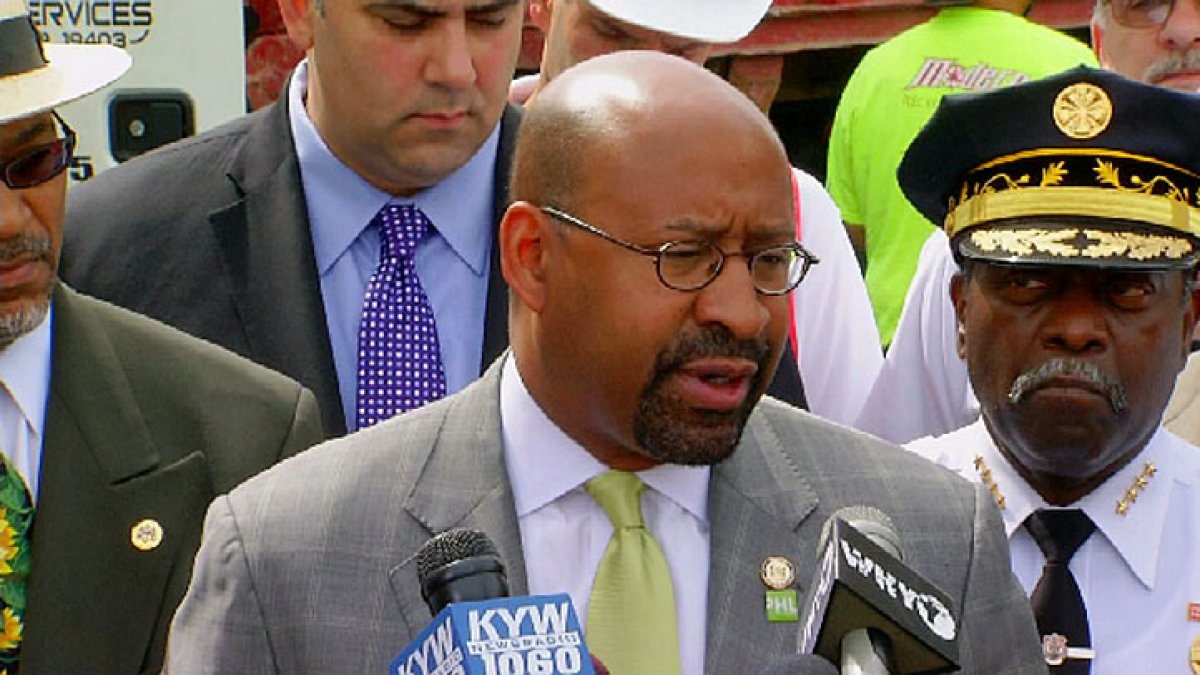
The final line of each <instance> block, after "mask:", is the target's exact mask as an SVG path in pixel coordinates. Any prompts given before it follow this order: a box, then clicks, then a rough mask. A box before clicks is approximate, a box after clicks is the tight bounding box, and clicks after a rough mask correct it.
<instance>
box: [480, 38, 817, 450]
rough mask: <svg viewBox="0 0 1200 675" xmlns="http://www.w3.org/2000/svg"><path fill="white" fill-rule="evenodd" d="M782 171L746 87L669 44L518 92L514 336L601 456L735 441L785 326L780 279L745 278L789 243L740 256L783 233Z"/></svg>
mask: <svg viewBox="0 0 1200 675" xmlns="http://www.w3.org/2000/svg"><path fill="white" fill-rule="evenodd" d="M790 175H791V169H790V167H789V165H788V163H787V158H786V156H785V154H784V151H783V147H782V145H781V144H780V142H779V140H778V138H777V137H776V136H775V133H774V130H773V129H772V128H771V125H770V123H769V122H768V121H767V119H766V117H764V116H763V114H762V113H761V112H759V110H758V109H757V108H756V107H755V106H754V104H753V103H751V102H750V100H749V99H747V98H746V97H745V96H744V95H742V94H741V93H740V92H738V91H737V90H736V89H734V88H733V87H731V86H730V85H729V84H727V83H725V82H724V81H723V80H721V79H720V78H718V77H717V76H715V75H713V74H712V73H710V72H708V71H707V70H704V69H703V68H702V67H700V66H697V65H695V64H692V63H690V62H688V61H685V60H683V59H679V58H677V57H672V56H667V55H663V54H660V53H657V52H619V53H614V54H610V55H606V56H601V57H597V58H595V59H591V60H589V61H586V62H584V63H582V64H580V65H578V66H575V67H573V68H570V69H568V70H566V71H565V72H564V73H563V75H562V76H561V77H558V78H556V79H555V80H554V81H553V82H551V83H550V85H549V86H548V87H547V88H546V89H545V90H544V92H543V94H542V97H541V98H539V99H538V102H537V103H536V104H535V105H533V106H531V107H530V108H529V110H528V112H527V113H526V116H525V120H524V122H523V123H522V126H521V133H520V137H519V138H518V140H517V150H516V159H515V163H514V167H513V183H512V197H513V203H512V204H511V205H510V206H509V208H508V211H507V212H506V213H505V215H504V220H503V221H502V222H501V225H500V238H499V245H500V251H501V263H502V266H503V269H504V277H505V279H506V280H507V281H508V284H509V286H510V287H511V289H512V298H513V303H512V314H511V316H510V323H509V327H510V337H511V343H512V349H513V354H514V355H515V359H516V363H517V367H518V369H519V371H520V374H521V379H522V382H523V383H524V384H525V386H526V387H527V388H528V390H529V392H530V394H531V395H532V396H533V398H534V400H536V401H537V403H538V405H539V406H540V407H541V409H542V410H543V411H545V413H546V415H547V416H548V417H549V418H550V419H551V420H553V421H554V423H555V424H557V425H558V426H559V427H560V428H562V429H564V430H565V431H566V432H567V433H568V434H569V435H570V436H571V437H572V438H574V439H575V440H576V441H577V442H579V443H580V445H582V446H583V447H584V448H586V449H587V450H588V451H589V452H591V453H592V454H593V455H595V456H596V457H597V458H598V459H599V460H600V461H601V462H603V463H605V464H606V465H608V466H611V467H614V468H621V469H624V470H631V471H636V470H640V469H641V468H646V467H647V466H652V465H653V464H655V463H659V462H664V461H665V462H675V463H683V464H697V463H713V462H717V461H720V460H721V459H722V458H723V457H726V456H728V454H729V453H730V452H732V451H733V448H734V447H735V445H736V442H737V439H738V437H739V435H740V433H741V429H742V426H743V424H744V423H745V420H746V419H747V417H748V415H749V414H750V410H751V409H752V408H753V406H754V404H755V402H756V401H757V400H758V397H759V396H761V394H762V392H763V391H764V390H765V388H766V385H767V383H768V382H770V380H771V377H772V376H773V374H774V370H775V366H776V364H777V363H778V359H779V354H780V352H781V351H782V349H783V341H784V339H785V337H786V334H787V325H788V306H789V305H788V298H787V296H786V295H776V294H767V293H762V292H759V291H758V287H759V286H760V282H761V281H762V274H761V273H762V272H763V271H764V270H767V269H776V270H778V269H779V266H778V261H779V260H781V259H785V258H788V256H787V255H782V256H775V257H764V258H763V260H770V261H772V262H768V263H765V264H762V265H760V264H758V263H755V267H754V269H753V271H752V268H751V264H750V262H749V261H750V260H752V259H757V258H756V256H757V254H759V253H764V252H767V251H780V250H786V251H794V250H795V249H791V248H786V247H788V246H790V245H793V244H794V241H795V234H796V232H795V224H794V220H793V214H792V198H791V196H792V192H791V181H790ZM664 249H666V250H669V253H667V254H664V253H663V251H664ZM788 259H789V260H793V261H794V260H795V258H788ZM772 264H775V265H776V266H775V267H774V268H772V267H771V265H772ZM790 264H791V262H786V263H784V265H790Z"/></svg>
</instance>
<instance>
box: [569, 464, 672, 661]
mask: <svg viewBox="0 0 1200 675" xmlns="http://www.w3.org/2000/svg"><path fill="white" fill-rule="evenodd" d="M586 487H587V491H588V494H590V495H592V498H593V499H595V500H596V502H597V503H598V504H600V507H601V508H603V509H604V512H605V513H607V514H608V519H609V520H610V521H611V522H612V524H613V535H612V539H611V540H609V542H608V548H606V549H605V550H604V556H603V557H602V558H600V567H599V569H597V570H596V580H595V581H594V582H593V583H592V599H591V601H590V602H589V603H588V621H587V642H588V648H589V649H591V650H592V652H594V653H595V654H596V656H597V657H599V659H600V660H601V661H603V662H604V665H605V666H607V667H608V669H609V670H611V671H612V672H613V673H618V674H619V675H679V631H678V628H677V627H676V621H675V592H674V586H673V585H672V583H671V572H670V570H668V569H667V559H666V558H664V557H663V553H662V549H660V548H659V547H658V543H657V542H655V541H654V537H653V536H651V534H650V532H649V531H647V530H646V523H645V521H643V520H642V490H643V489H645V487H646V486H645V484H644V483H642V480H641V479H640V478H638V477H637V475H636V474H632V473H626V472H624V471H608V472H606V473H602V474H600V475H599V476H596V477H595V478H593V479H591V480H589V481H588V482H587V486H586Z"/></svg>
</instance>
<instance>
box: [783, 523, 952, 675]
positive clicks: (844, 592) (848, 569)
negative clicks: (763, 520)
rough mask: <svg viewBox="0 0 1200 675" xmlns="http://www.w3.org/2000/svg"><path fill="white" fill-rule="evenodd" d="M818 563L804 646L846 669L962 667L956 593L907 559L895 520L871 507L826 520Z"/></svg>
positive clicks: (857, 672)
mask: <svg viewBox="0 0 1200 675" xmlns="http://www.w3.org/2000/svg"><path fill="white" fill-rule="evenodd" d="M817 554H818V560H819V561H820V562H819V564H818V568H817V571H816V574H815V575H814V577H813V582H812V584H811V586H810V588H812V592H811V594H810V595H809V597H808V600H807V601H806V602H805V606H804V610H803V612H802V613H801V618H800V625H801V630H800V650H799V651H800V652H801V653H802V654H818V655H820V656H823V657H825V658H826V659H829V660H830V661H831V662H834V663H840V664H841V672H842V673H843V675H868V674H871V675H877V674H886V673H900V674H908V673H944V672H951V671H955V670H958V642H957V632H958V619H957V617H956V615H955V612H954V610H953V609H952V606H953V605H952V602H951V600H950V597H949V596H947V595H946V594H945V593H943V592H942V591H941V590H940V589H939V588H938V587H937V586H935V585H933V584H932V583H930V582H929V581H928V580H926V579H925V578H923V577H922V576H920V575H919V574H917V573H916V572H915V571H914V570H912V569H911V568H909V567H908V566H907V565H905V564H904V563H903V562H901V561H902V559H903V555H902V553H901V546H900V537H899V535H898V534H897V533H896V528H895V526H894V525H893V524H892V521H891V518H889V517H888V516H887V514H885V513H883V512H882V511H880V510H879V509H876V508H872V507H869V506H850V507H846V508H843V509H839V510H838V511H836V512H834V514H833V515H832V516H830V518H829V520H828V521H826V523H825V527H824V529H823V531H822V532H821V542H820V545H819V546H818V548H817Z"/></svg>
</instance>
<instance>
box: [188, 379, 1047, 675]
mask: <svg viewBox="0 0 1200 675" xmlns="http://www.w3.org/2000/svg"><path fill="white" fill-rule="evenodd" d="M499 385H500V368H499V367H493V368H492V369H491V370H489V371H488V372H487V373H485V374H484V376H483V377H482V378H481V379H480V380H478V381H476V382H475V383H474V384H472V385H471V386H470V387H467V388H466V389H464V390H463V391H461V392H459V393H458V394H455V395H454V396H450V397H447V398H446V399H444V400H442V401H439V402H437V403H434V404H432V405H429V406H426V407H424V408H421V409H419V410H415V411H413V412H410V413H407V414H405V415H401V416H399V417H396V418H393V419H391V420H389V421H387V422H384V423H382V424H379V425H376V426H374V427H371V428H370V429H366V430H364V431H361V432H359V433H356V434H352V435H350V436H346V437H344V438H341V439H338V440H336V441H332V442H329V443H326V444H324V445H322V446H320V447H318V448H314V449H312V450H310V451H308V452H306V453H304V454H303V455H302V456H300V457H297V458H296V459H295V460H294V461H291V462H286V463H284V464H282V465H280V466H277V467H275V468H273V469H270V470H269V471H266V472H264V473H262V474H261V475H259V476H257V477H255V478H254V479H252V480H250V481H247V482H246V483H245V484H243V485H242V486H240V487H239V488H238V489H236V490H234V491H233V492H231V493H230V494H229V495H228V496H225V497H219V498H217V500H216V501H214V502H213V505H212V507H211V508H210V510H209V515H208V517H207V519H206V521H205V531H204V542H203V545H202V548H201V550H200V553H199V554H198V555H197V558H196V570H195V576H194V578H193V581H192V585H191V586H190V587H189V589H188V595H187V597H186V598H185V599H184V602H183V604H182V605H181V606H180V609H179V613H178V614H177V615H176V617H175V623H174V625H173V627H172V630H171V638H170V644H169V655H168V669H169V672H170V673H171V675H210V674H211V675H216V674H218V673H220V674H224V673H240V674H243V675H250V674H251V673H253V674H254V675H267V674H270V673H308V674H310V675H314V674H316V673H329V674H331V675H332V674H334V673H338V674H340V673H381V672H383V671H384V669H386V667H387V664H388V663H389V661H390V660H391V658H392V657H394V656H395V655H396V654H397V653H399V652H400V650H401V649H402V648H403V647H404V646H405V645H406V644H408V643H409V641H411V640H412V639H413V638H414V637H416V635H417V634H418V633H419V632H420V631H421V630H422V629H423V628H424V627H425V625H426V624H427V623H428V622H429V620H430V613H429V610H428V609H427V608H426V605H425V603H424V602H423V601H422V599H421V593H420V586H419V582H418V577H417V569H416V567H417V565H416V563H415V561H414V556H413V554H414V553H415V552H416V551H417V550H418V549H419V548H420V547H421V546H422V545H423V544H424V543H425V542H426V541H427V540H428V538H429V537H430V536H432V535H433V534H434V533H437V532H441V531H444V530H446V529H449V528H453V527H468V528H473V529H479V530H482V531H484V532H486V533H487V534H488V536H489V537H490V538H491V539H492V541H494V542H495V544H496V547H497V549H498V550H499V553H500V556H501V558H502V559H503V560H504V561H505V562H506V563H507V569H508V581H509V586H510V588H511V589H512V592H513V593H514V594H518V595H519V594H523V593H526V592H527V591H528V585H527V577H526V571H525V566H524V564H523V562H524V560H525V554H524V551H523V549H522V546H521V535H520V527H519V524H518V520H517V513H516V507H515V506H514V501H513V493H512V488H511V485H510V483H509V481H508V473H507V469H506V468H505V463H504V448H503V432H502V426H501V419H500V386H499ZM313 476H320V477H321V480H319V481H314V480H312V477H313ZM857 504H865V505H869V506H874V507H876V508H879V509H880V510H882V511H884V512H885V513H887V514H888V515H890V516H891V517H892V519H893V521H894V522H895V525H896V531H897V533H898V534H899V536H900V539H901V541H902V542H903V544H904V550H905V559H906V561H907V562H908V564H909V565H910V566H911V567H912V568H913V569H915V570H916V571H917V572H918V573H920V574H922V575H924V576H925V577H926V578H927V579H929V580H930V581H932V582H933V583H935V584H937V585H938V586H939V587H940V588H941V589H943V590H944V591H946V592H947V593H948V594H949V595H950V596H951V598H953V600H954V602H955V606H956V607H958V608H959V609H960V610H961V615H960V624H959V635H960V640H961V641H960V644H961V649H962V665H963V672H964V673H974V674H979V675H982V674H985V673H986V674H987V675H998V674H1000V673H1043V674H1044V673H1045V672H1046V665H1045V662H1044V661H1043V660H1042V659H1041V654H1040V651H1039V649H1038V639H1037V636H1036V631H1035V628H1034V623H1033V615H1032V613H1031V611H1030V608H1029V601H1028V599H1027V598H1026V597H1025V594H1024V593H1023V592H1022V591H1021V587H1020V586H1019V585H1018V584H1017V581H1016V579H1015V578H1014V577H1013V575H1012V572H1011V570H1010V563H1009V557H1008V543H1007V539H1006V538H1005V534H1004V527H1003V524H1002V523H1001V520H1000V512H999V511H998V510H997V509H996V506H995V504H994V503H993V502H992V501H991V497H990V495H988V493H987V491H986V490H985V489H983V488H982V487H981V486H976V485H972V484H970V483H968V482H967V481H965V480H963V479H961V478H960V477H958V476H956V475H954V474H952V473H950V472H949V471H946V470H945V469H942V468H941V467H938V466H935V465H934V464H931V463H930V462H928V461H925V460H924V459H922V458H920V457H917V456H916V455H914V454H912V453H908V452H904V451H902V450H900V449H898V448H896V447H895V446H891V445H888V444H886V443H883V442H882V441H880V440H878V439H876V438H873V437H871V436H867V435H866V434H861V433H857V432H854V431H851V430H849V429H846V428H844V427H840V426H837V425H834V424H831V423H828V422H825V421H823V420H820V419H817V418H814V417H812V416H810V415H807V414H805V413H801V412H799V411H797V410H795V409H793V408H790V407H788V406H785V405H782V404H780V403H779V402H778V401H775V400H772V399H770V398H766V399H764V400H763V401H762V402H761V403H759V405H758V406H757V408H756V409H755V411H754V413H753V414H752V415H751V417H750V421H749V423H748V424H747V427H746V430H745V433H744V434H743V436H742V440H741V443H740V444H739V445H738V448H737V450H736V451H735V452H734V454H733V456H732V457H730V458H729V459H728V460H726V461H725V462H723V463H721V464H719V465H718V466H716V467H715V468H714V469H713V472H712V478H711V481H710V484H709V508H708V512H709V519H710V533H711V534H710V549H711V556H710V560H709V573H708V630H707V645H708V647H707V657H706V661H707V666H706V667H705V672H706V673H710V674H712V675H740V674H741V673H753V672H756V671H757V668H761V667H762V664H764V663H766V662H769V661H770V660H772V659H775V658H780V657H782V656H784V655H786V654H788V653H793V652H794V651H795V649H796V641H797V635H798V625H797V624H795V623H769V622H768V621H767V618H766V616H765V614H766V613H765V610H764V602H765V601H764V597H765V596H764V591H765V587H764V586H763V582H762V580H761V579H760V576H759V574H760V573H759V570H760V566H761V565H762V563H763V560H764V559H765V558H766V557H767V556H770V555H783V556H786V557H787V558H788V559H790V560H792V561H793V562H795V564H796V567H797V574H798V581H799V583H800V585H802V586H805V587H806V586H807V585H808V583H809V580H810V579H812V578H813V574H814V572H815V570H816V569H817V563H818V560H817V542H818V538H819V536H820V531H821V527H822V525H823V524H824V523H825V521H826V520H827V519H828V518H829V516H830V515H831V514H832V513H833V512H834V511H836V510H837V509H839V508H841V507H844V506H847V505H857ZM803 590H805V591H807V590H809V589H808V588H803ZM693 675H696V674H693Z"/></svg>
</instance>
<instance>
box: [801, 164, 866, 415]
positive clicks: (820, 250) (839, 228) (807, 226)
mask: <svg viewBox="0 0 1200 675" xmlns="http://www.w3.org/2000/svg"><path fill="white" fill-rule="evenodd" d="M792 174H793V175H794V176H795V178H796V184H797V185H798V186H799V191H800V243H802V244H804V247H805V248H807V249H808V250H809V251H812V252H813V253H814V254H815V255H816V256H817V258H818V259H820V261H821V262H820V263H818V264H817V265H816V266H814V267H813V268H812V269H810V270H809V271H808V276H807V277H805V278H804V281H802V282H800V285H799V286H797V287H796V290H795V291H792V317H793V322H792V329H793V330H794V331H795V333H796V347H797V348H796V361H797V366H798V367H799V369H800V378H801V380H803V382H804V395H805V398H807V399H808V409H809V410H810V411H812V413H813V414H816V415H820V416H821V417H824V418H825V419H828V420H832V421H834V422H838V423H840V424H845V425H852V424H854V422H855V420H857V419H858V415H859V411H860V410H861V409H862V406H863V401H865V400H866V398H867V394H868V393H869V392H870V391H871V385H872V384H874V382H875V377H876V375H877V374H878V373H879V368H880V366H881V365H882V364H883V351H882V350H881V349H880V347H879V329H878V328H877V327H876V325H875V313H874V311H873V310H872V309H871V300H870V298H868V297H867V286H866V284H864V283H863V278H862V272H861V271H860V270H859V267H858V259H857V258H855V257H854V247H853V246H851V245H850V237H849V236H848V235H847V234H846V228H845V227H844V226H843V225H842V215H841V212H840V211H838V208H837V205H835V204H834V203H833V198H832V197H830V196H829V193H828V192H826V191H825V188H824V187H822V186H821V183H820V182H818V181H817V179H815V178H813V177H812V176H810V175H808V174H807V173H805V172H803V171H801V170H799V169H792Z"/></svg>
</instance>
